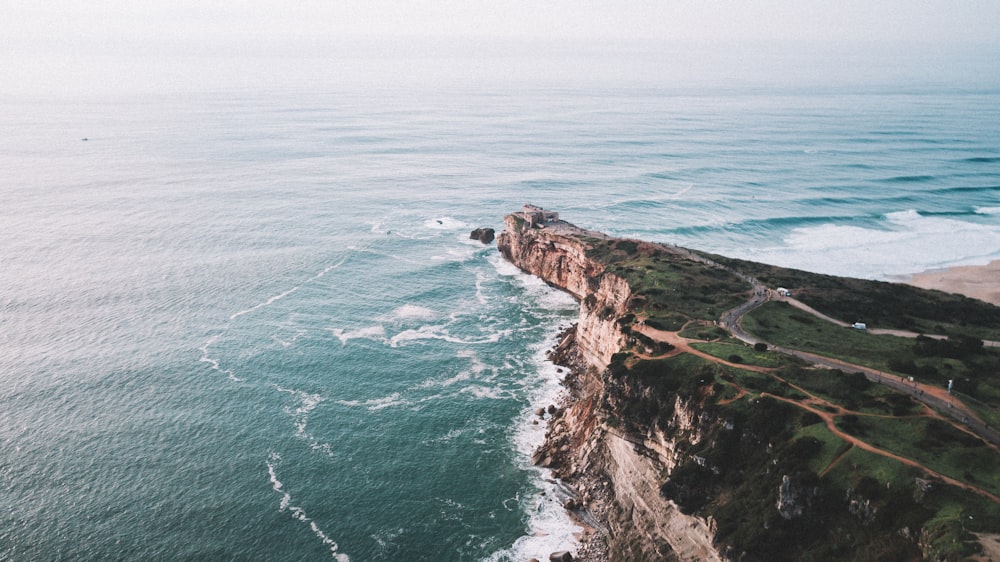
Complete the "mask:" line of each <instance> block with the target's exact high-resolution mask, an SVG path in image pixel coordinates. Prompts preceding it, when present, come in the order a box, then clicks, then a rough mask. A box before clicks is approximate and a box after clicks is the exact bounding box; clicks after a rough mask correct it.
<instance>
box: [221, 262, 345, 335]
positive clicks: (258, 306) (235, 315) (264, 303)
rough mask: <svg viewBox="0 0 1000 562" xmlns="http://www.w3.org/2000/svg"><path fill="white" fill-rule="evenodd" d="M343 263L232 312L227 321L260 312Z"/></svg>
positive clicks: (340, 263)
mask: <svg viewBox="0 0 1000 562" xmlns="http://www.w3.org/2000/svg"><path fill="white" fill-rule="evenodd" d="M345 261H347V259H346V258H345V259H342V260H340V261H339V262H337V263H335V264H332V265H328V266H326V268H324V269H323V270H321V271H320V272H319V273H317V274H315V275H313V276H312V277H310V278H308V279H306V280H305V281H303V282H302V284H300V285H296V286H294V287H292V288H291V289H288V290H287V291H282V292H281V293H278V294H277V295H274V296H271V297H269V298H267V299H266V300H264V301H262V302H259V303H257V304H255V305H253V306H251V307H250V308H246V309H243V310H240V311H239V312H234V313H233V314H232V315H231V316H230V317H229V319H230V320H235V319H237V318H239V317H240V316H244V315H247V314H250V313H251V312H254V311H256V310H260V309H261V308H264V307H266V306H270V305H272V304H274V303H275V302H277V301H280V300H281V299H283V298H285V297H287V296H288V295H290V294H292V293H294V292H295V291H298V290H299V289H301V288H302V287H303V286H304V285H307V284H309V283H312V282H313V281H316V280H317V279H319V278H321V277H323V276H324V275H326V274H327V273H329V272H330V271H332V270H334V269H336V268H338V267H340V266H341V265H343V264H344V262H345Z"/></svg>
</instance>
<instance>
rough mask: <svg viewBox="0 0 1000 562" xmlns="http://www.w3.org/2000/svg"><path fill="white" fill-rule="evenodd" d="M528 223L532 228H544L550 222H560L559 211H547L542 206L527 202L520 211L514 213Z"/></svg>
mask: <svg viewBox="0 0 1000 562" xmlns="http://www.w3.org/2000/svg"><path fill="white" fill-rule="evenodd" d="M513 214H515V215H517V216H519V217H521V218H522V219H524V221H525V222H527V223H528V226H530V227H531V228H542V227H544V226H545V225H546V224H548V223H553V222H558V221H559V213H557V212H555V211H546V210H545V209H543V208H541V207H537V206H535V205H531V204H529V203H525V204H524V207H522V208H521V212H520V213H513Z"/></svg>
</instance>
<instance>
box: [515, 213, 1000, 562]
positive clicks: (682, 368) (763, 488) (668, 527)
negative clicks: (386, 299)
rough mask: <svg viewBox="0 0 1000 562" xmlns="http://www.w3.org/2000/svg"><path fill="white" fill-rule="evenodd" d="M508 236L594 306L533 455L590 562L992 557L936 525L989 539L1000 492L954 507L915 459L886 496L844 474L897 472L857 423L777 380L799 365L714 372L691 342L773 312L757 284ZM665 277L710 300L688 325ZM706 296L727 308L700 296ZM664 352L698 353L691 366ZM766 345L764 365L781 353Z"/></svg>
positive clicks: (553, 234) (551, 221) (585, 306)
mask: <svg viewBox="0 0 1000 562" xmlns="http://www.w3.org/2000/svg"><path fill="white" fill-rule="evenodd" d="M504 225H505V228H504V231H503V232H502V233H501V234H500V235H499V237H498V238H497V245H498V249H499V251H500V252H501V253H502V254H503V256H504V257H505V258H506V259H507V260H509V261H510V262H512V263H513V264H514V265H516V266H517V267H519V268H520V269H522V270H523V271H525V272H527V273H530V274H533V275H536V276H538V277H540V278H541V279H543V280H545V281H546V282H548V283H549V284H550V285H552V286H554V287H556V288H559V289H561V290H564V291H566V292H568V293H570V294H571V295H573V296H574V297H576V299H578V300H579V302H580V313H579V317H578V321H577V323H576V324H575V325H574V326H573V327H572V328H570V329H568V330H567V331H566V332H565V333H564V334H563V336H562V339H561V341H560V343H559V344H558V346H557V347H556V348H555V349H553V350H552V352H551V354H550V356H551V358H552V360H553V361H554V362H556V363H558V364H561V365H564V366H567V367H569V368H570V374H569V375H567V376H566V380H565V385H566V387H567V390H568V397H567V400H566V403H564V404H560V405H559V406H558V407H555V408H553V407H550V408H548V410H547V411H542V412H540V415H543V416H545V417H546V418H547V419H548V429H547V434H546V439H545V442H544V444H543V445H542V446H541V447H540V448H539V449H538V450H537V452H536V453H535V455H534V457H533V461H534V462H535V463H536V464H537V465H539V466H543V467H547V468H550V469H551V470H552V474H553V476H554V477H556V478H558V479H560V481H561V482H562V483H563V484H565V486H566V488H567V489H568V490H569V491H570V492H571V493H572V495H573V497H571V498H570V499H569V500H567V501H566V502H565V507H566V508H567V510H569V511H570V512H571V513H572V514H573V515H574V516H575V518H576V519H577V521H578V522H580V523H581V525H583V526H584V528H585V529H586V531H585V535H584V536H583V537H582V541H581V542H582V544H581V547H580V549H579V552H578V553H577V559H582V560H594V561H597V560H709V561H710V560H720V561H721V560H733V561H736V560H739V561H752V560H766V559H770V560H785V559H787V560H792V559H816V560H827V559H840V560H859V559H869V560H877V559H915V558H921V557H923V558H925V559H940V560H951V559H956V560H957V559H963V557H962V556H959V555H956V554H955V553H956V552H958V553H974V552H982V551H983V550H982V549H980V548H978V547H977V546H976V543H975V537H972V539H971V542H970V541H967V542H966V543H962V544H961V545H959V546H957V547H955V546H952V547H948V546H944V547H942V546H941V544H943V542H946V541H945V539H944V538H942V537H945V536H947V537H948V538H947V540H948V541H951V542H955V540H957V539H952V538H951V535H946V533H952V532H953V533H955V536H958V537H962V538H964V539H969V538H970V537H971V535H969V534H968V533H967V532H965V528H964V527H965V525H966V523H967V521H966V522H962V521H960V522H958V523H955V522H954V521H951V520H949V521H947V522H945V523H941V522H940V521H938V520H936V519H935V518H934V517H935V515H934V514H935V513H937V516H940V514H941V513H945V512H947V511H948V510H949V509H951V507H947V506H952V507H953V506H954V504H955V503H957V504H959V505H962V506H972V507H966V508H965V509H966V511H965V512H963V513H968V514H971V513H973V512H974V513H975V516H976V517H983V518H986V519H987V520H988V521H989V522H988V523H981V524H980V525H979V526H978V530H979V531H983V529H986V530H987V531H988V532H996V530H995V529H992V528H991V527H990V526H991V525H998V526H1000V510H998V509H997V505H996V503H997V502H996V501H993V500H992V499H990V498H994V499H996V496H995V495H994V494H992V493H991V492H990V491H989V489H991V488H990V487H988V486H982V487H981V488H976V487H975V486H967V488H969V489H972V490H973V491H974V492H976V493H979V497H976V498H974V499H968V498H966V496H962V497H961V498H959V499H955V497H956V496H954V494H955V493H956V492H949V494H953V495H949V496H947V497H944V496H943V493H942V492H939V491H938V490H940V489H942V488H944V486H943V484H945V483H948V484H957V485H958V486H959V487H961V486H963V484H962V483H960V482H958V481H956V480H954V479H949V478H948V477H946V476H944V475H942V474H940V473H938V472H935V471H933V470H930V469H926V468H925V467H924V466H922V465H920V464H919V463H916V462H912V461H908V460H907V459H902V460H904V461H907V462H909V463H910V465H915V467H916V468H914V467H913V466H909V465H906V466H902V468H898V469H894V470H896V471H897V472H895V473H893V474H894V476H892V477H891V478H888V477H887V478H884V480H885V481H884V482H883V481H882V480H880V475H876V474H872V473H870V471H871V469H870V468H869V467H868V466H867V465H866V464H865V463H866V462H868V458H867V457H865V458H864V459H862V460H853V461H851V462H846V461H843V460H842V459H843V458H845V457H849V456H851V455H854V454H860V453H856V452H857V451H860V450H861V449H865V447H868V448H869V449H873V450H875V451H876V454H877V455H883V456H887V457H890V458H900V457H898V456H896V455H893V454H892V453H889V452H886V451H881V450H880V449H877V448H874V447H872V446H870V445H868V444H867V443H865V442H862V441H861V440H860V439H856V438H855V437H854V436H853V435H851V434H849V431H850V429H848V431H842V430H841V429H840V428H841V426H844V427H846V426H847V425H848V424H847V423H843V424H842V423H841V421H843V420H850V421H851V423H855V420H854V418H856V416H854V415H853V414H854V413H855V412H854V410H853V409H848V408H845V407H843V406H841V405H839V404H836V403H834V402H828V401H826V400H825V399H824V398H822V397H819V396H817V395H814V394H812V393H810V392H808V391H806V390H804V389H802V388H800V387H799V386H795V385H789V383H788V382H787V381H785V380H784V379H782V378H781V376H779V375H785V373H790V374H791V373H799V374H801V373H803V372H805V369H806V366H805V365H804V364H803V363H802V362H801V361H798V362H796V361H795V360H794V359H789V360H788V362H787V363H783V364H782V367H781V368H782V369H783V370H781V371H779V370H778V368H777V367H774V368H772V367H755V366H744V365H742V364H741V361H742V358H741V357H736V356H734V355H730V357H729V358H728V359H718V358H712V357H710V356H709V355H707V354H705V353H704V352H700V351H697V350H695V349H693V348H692V347H691V346H689V345H688V344H687V343H686V342H689V341H693V340H688V339H685V338H682V337H680V336H679V335H678V334H680V333H681V329H682V327H683V328H684V329H689V328H690V327H691V326H694V329H696V330H698V329H701V330H702V331H703V332H712V334H724V332H723V330H722V327H721V326H720V322H719V319H720V317H721V318H722V319H723V320H722V323H723V324H724V323H725V322H726V320H725V319H726V318H727V315H732V313H733V310H740V311H741V312H740V314H743V313H745V312H746V311H748V310H750V309H751V308H752V307H751V306H747V304H743V303H746V302H750V303H751V304H753V305H754V306H759V305H760V304H762V303H764V302H765V301H767V300H768V299H769V298H770V296H771V293H770V292H769V291H767V289H765V288H763V286H762V285H761V284H760V282H759V281H757V279H756V278H754V277H750V276H749V275H747V274H742V273H738V272H736V271H734V270H733V268H732V267H730V265H728V264H727V265H725V266H724V265H721V264H720V263H718V262H716V261H713V260H711V259H709V258H706V257H704V256H703V255H701V254H697V253H694V252H691V251H689V250H685V249H683V248H676V247H672V246H663V245H659V244H650V243H646V242H640V241H634V240H616V239H610V238H608V237H606V236H604V235H603V234H601V233H597V232H593V231H587V230H584V229H580V228H577V227H575V226H573V225H571V224H569V223H566V222H564V221H560V220H558V216H557V215H555V214H554V213H552V214H551V215H549V214H546V213H545V212H542V211H541V209H538V208H534V207H529V206H526V207H525V210H524V212H521V213H513V214H511V215H508V216H507V217H506V218H505V221H504ZM625 254H627V255H629V256H631V257H632V259H634V258H635V256H639V261H638V262H636V263H638V264H639V265H634V264H632V265H630V266H629V267H628V268H626V267H622V266H618V265H616V260H618V259H620V256H621V255H625ZM616 255H617V256H619V257H618V258H616V257H614V256H616ZM664 263H669V264H670V265H669V266H670V267H672V268H674V269H675V270H676V271H678V272H680V274H682V277H681V278H683V279H694V280H697V281H691V282H692V283H696V284H700V286H699V287H695V288H694V292H692V288H691V287H686V290H687V293H685V295H687V296H684V297H682V300H684V301H685V302H687V301H697V302H693V304H691V305H690V306H688V308H686V309H684V310H683V311H682V312H683V313H684V314H683V315H678V313H676V311H672V310H671V311H664V310H657V309H656V306H654V303H653V302H652V301H653V300H656V299H657V298H660V299H669V298H670V294H669V292H670V291H671V289H670V288H669V287H666V288H665V287H664V286H663V285H662V283H660V281H657V283H655V285H656V287H652V285H653V284H654V283H652V282H650V284H648V285H644V282H645V281H641V282H640V281H636V280H637V279H640V280H645V279H649V278H650V277H651V276H652V274H651V273H650V272H652V271H653V270H654V269H655V268H656V267H659V265H657V264H664ZM629 268H631V269H629ZM701 289H704V290H705V291H714V292H715V293H718V295H716V297H715V300H713V299H712V298H707V297H703V296H697V295H699V293H698V292H697V291H698V290H701ZM664 293H666V294H665V295H664ZM692 294H694V295H696V296H695V297H691V296H690V295H692ZM675 302H676V301H675ZM985 306H989V305H985ZM681 308H684V307H681ZM680 316H683V317H680ZM734 322H737V323H738V318H736V320H734ZM671 323H674V324H675V325H672V326H669V324H671ZM668 328H669V329H668ZM699 335H700V336H704V337H706V338H707V339H709V340H712V339H713V338H715V337H716V336H715V335H712V336H708V335H705V334H699ZM651 336H657V337H651ZM723 337H724V338H728V337H729V336H728V334H724V336H719V338H720V339H721V338H723ZM671 338H673V339H672V340H671ZM656 339H659V340H660V341H655V340H656ZM667 340H670V341H673V342H674V343H676V344H677V345H682V346H684V350H683V351H686V352H687V354H686V357H688V358H689V359H690V361H687V362H684V360H683V359H681V358H679V357H678V355H679V354H678V352H680V351H682V350H680V349H675V348H674V346H673V345H671V344H670V343H666V341H667ZM736 343H740V342H736ZM761 345H763V344H761V343H759V342H758V351H760V350H761V349H764V348H766V347H767V346H766V345H764V347H763V348H760V347H759V346H761ZM700 356H703V357H706V358H708V359H709V360H702V359H700V358H699V357H700ZM668 358H670V359H668ZM667 361H673V362H672V363H669V364H668V363H667ZM775 364H776V365H777V363H775ZM812 369H814V368H811V367H810V368H809V373H813V370H812ZM816 372H818V373H821V374H825V373H839V374H840V375H841V376H844V377H846V375H845V374H844V373H841V372H840V371H830V370H822V369H818V370H817V371H816ZM741 373H742V374H741ZM744 376H745V377H747V378H743V377H744ZM810 376H811V374H810ZM858 376H859V377H860V379H858V378H850V381H851V382H850V383H849V384H851V385H854V386H853V387H852V388H857V389H864V392H874V390H872V388H873V387H878V386H879V385H875V384H873V383H872V382H871V381H867V380H865V377H864V376H862V375H861V374H860V373H859V374H858ZM845 380H846V378H845ZM911 380H912V379H911ZM775 381H777V382H775ZM866 385H867V386H866ZM875 390H878V391H879V392H881V391H882V388H881V387H879V388H876V389H875ZM859 392H860V390H859ZM914 394H915V393H914ZM920 395H921V396H923V393H922V392H921V394H920ZM879 396H880V397H879V398H878V400H883V401H885V403H886V404H889V403H890V402H892V403H893V404H896V407H897V410H894V412H896V413H899V412H904V411H905V412H906V413H907V414H908V415H909V414H911V413H914V415H917V414H916V412H918V409H919V408H920V407H921V404H919V403H918V402H917V401H916V400H912V399H910V398H908V397H905V396H903V397H900V398H899V400H896V399H894V398H891V397H890V398H884V397H881V395H879ZM902 402H906V404H905V405H900V404H902ZM851 404H853V403H851ZM879 404H881V402H879ZM904 406H905V407H904ZM886 407H888V406H886ZM833 412H837V413H838V414H846V415H840V416H839V417H838V416H837V415H835V414H834V413H833ZM546 414H547V415H546ZM919 415H921V416H925V415H927V416H929V415H931V414H928V413H926V412H924V413H920V414H919ZM939 417H941V416H939ZM840 418H843V420H841V419H840ZM824 424H825V428H826V432H828V433H826V432H824V431H823V427H824ZM859 433H860V434H861V435H863V432H859ZM814 435H816V436H819V438H816V437H814ZM827 435H833V436H834V437H832V438H831V437H827ZM837 436H839V437H840V438H841V439H843V443H841V444H840V445H837V443H839V441H837ZM855 444H856V445H858V446H855ZM980 445H981V443H980ZM977 446H978V445H977ZM865 450H867V449H865ZM992 458H994V459H995V458H996V457H992ZM858 459H861V457H858ZM820 467H822V468H820ZM901 482H902V484H900V483H901ZM880 486H882V487H883V489H881V490H880V488H879V487H880ZM894 486H895V488H894ZM886 490H890V491H886ZM963 493H964V492H963ZM972 495H973V496H974V495H975V494H972ZM983 498H986V499H983ZM948 502H952V503H948ZM963 502H964V503H963ZM939 504H940V505H939ZM942 505H944V506H946V507H941V506H942ZM984 506H985V507H984ZM936 509H938V510H939V511H937V512H935V510H936ZM893 510H904V511H905V513H902V514H898V515H897V514H895V513H894V511H893ZM911 512H912V513H911ZM968 516H969V518H970V520H971V519H972V517H973V516H972V515H968ZM989 518H995V522H994V520H992V519H989ZM956 525H958V526H961V529H957V527H956ZM983 525H985V527H984V526H983ZM956 529H957V530H956ZM972 530H976V529H972ZM984 536H986V537H988V539H983V540H992V537H993V535H990V534H988V533H987V534H986V535H984Z"/></svg>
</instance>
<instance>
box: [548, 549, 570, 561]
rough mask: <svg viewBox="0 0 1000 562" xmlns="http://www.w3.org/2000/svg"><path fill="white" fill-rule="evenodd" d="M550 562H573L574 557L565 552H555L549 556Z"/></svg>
mask: <svg viewBox="0 0 1000 562" xmlns="http://www.w3.org/2000/svg"><path fill="white" fill-rule="evenodd" d="M549 562H573V555H572V554H570V553H569V552H568V551H565V550H560V551H559V552H553V553H552V554H550V555H549Z"/></svg>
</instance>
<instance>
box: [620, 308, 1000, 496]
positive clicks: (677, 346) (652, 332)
mask: <svg viewBox="0 0 1000 562" xmlns="http://www.w3.org/2000/svg"><path fill="white" fill-rule="evenodd" d="M633 330H635V331H637V332H639V333H641V334H643V335H645V336H647V337H649V338H651V339H653V340H656V341H659V342H663V343H668V344H670V345H672V346H673V347H674V349H672V350H671V351H669V352H668V353H665V354H663V355H659V356H656V357H650V356H645V355H640V356H639V357H640V358H642V359H663V358H666V357H674V356H676V355H679V354H681V353H690V354H692V355H695V356H698V357H701V358H703V359H706V360H708V361H712V362H714V363H718V364H721V365H727V366H729V367H734V368H737V369H744V370H748V371H754V372H757V373H765V374H767V375H769V376H771V377H773V378H774V379H776V380H778V381H781V382H782V383H784V384H787V385H788V386H789V387H791V388H794V389H795V390H796V391H798V392H801V393H802V394H803V395H804V396H806V397H807V398H806V400H804V401H799V400H793V399H791V398H785V397H783V396H776V395H774V394H770V393H767V392H764V393H761V396H769V397H771V398H774V399H775V400H780V401H782V402H785V403H788V404H792V405H794V406H796V407H798V408H801V409H803V410H806V411H808V412H811V413H813V414H816V415H817V416H819V417H820V419H822V420H823V423H824V424H825V425H826V428H827V429H828V430H829V431H830V433H832V434H834V435H836V436H837V437H838V438H840V439H842V440H843V441H844V442H846V443H848V444H849V445H851V447H852V448H853V447H858V448H860V449H863V450H865V451H868V452H870V453H874V454H876V455H881V456H884V457H888V458H890V459H893V460H895V461H897V462H900V463H902V464H905V465H907V466H911V467H914V468H916V469H918V470H922V471H923V472H925V473H927V474H928V475H930V476H932V477H934V478H937V479H939V480H941V481H943V482H946V483H948V484H951V485H953V486H957V487H959V488H962V489H963V490H968V491H970V492H973V493H976V494H979V495H981V496H983V497H985V498H987V499H989V500H991V501H994V502H996V503H1000V496H998V495H996V494H993V493H992V492H989V491H987V490H984V489H982V488H978V487H976V486H973V485H972V484H967V483H965V482H961V481H959V480H956V479H954V478H951V477H950V476H946V475H944V474H942V473H940V472H937V471H935V470H932V469H930V468H928V467H927V466H924V465H923V464H921V463H920V462H917V461H915V460H912V459H909V458H906V457H903V456H900V455H897V454H895V453H892V452H889V451H886V450H884V449H880V448H878V447H876V446H874V445H872V444H870V443H868V442H866V441H863V440H861V439H859V438H857V437H854V436H853V435H850V434H848V433H845V432H844V431H842V430H841V429H840V428H838V427H837V425H836V421H835V420H836V417H837V416H842V415H847V414H854V415H859V416H870V415H871V414H867V413H864V412H857V411H853V410H847V409H845V408H843V407H842V406H840V405H838V404H834V403H832V402H829V401H828V400H825V399H823V398H820V397H818V396H816V395H814V394H812V393H811V392H809V391H807V390H805V389H804V388H802V387H800V386H798V385H795V384H792V383H790V382H789V381H786V380H785V379H783V378H781V377H779V376H777V375H776V374H775V373H774V371H775V369H773V368H768V367H759V366H756V365H744V364H736V363H732V362H729V361H726V360H723V359H720V358H718V357H715V356H714V355H709V354H708V353H705V352H703V351H699V350H697V349H695V348H693V347H691V341H692V340H689V339H688V338H685V337H682V336H681V335H680V334H679V333H678V332H668V331H664V330H657V329H655V328H651V327H649V326H646V325H645V324H641V323H640V324H638V325H636V326H633ZM730 384H733V386H735V387H736V389H737V391H738V393H737V395H736V396H735V397H733V398H730V399H728V400H726V401H725V403H727V404H728V403H731V402H734V401H736V400H738V399H740V398H742V397H743V396H746V394H747V392H746V390H745V389H744V388H742V387H741V386H739V385H738V384H735V383H730ZM924 392H928V393H931V394H932V395H938V396H939V397H941V396H940V394H941V393H944V394H945V396H944V397H948V395H947V393H946V392H945V391H944V390H943V389H936V388H929V387H925V388H924ZM720 403H721V402H720ZM925 407H926V405H925ZM920 415H921V416H929V417H938V418H941V419H945V418H944V417H943V416H941V415H940V414H938V413H937V412H934V411H933V410H930V409H929V408H927V409H925V411H924V412H923V413H921V414H920ZM952 425H953V426H955V427H956V428H958V429H960V430H963V431H966V432H969V433H972V432H971V431H969V430H968V429H966V428H964V427H959V425H958V424H955V423H952ZM972 434H973V435H975V433H972ZM988 446H991V447H992V448H994V449H995V447H994V446H992V444H988ZM848 451H850V449H848V450H847V451H844V452H843V453H841V454H840V455H838V456H837V458H835V459H833V460H832V461H831V462H830V464H829V465H827V467H826V468H824V469H823V473H822V474H821V476H822V475H825V474H826V473H827V472H829V471H830V470H831V469H832V468H833V467H834V466H835V465H836V464H837V463H838V462H840V460H841V459H842V458H843V457H844V456H845V455H846V454H847V452H848Z"/></svg>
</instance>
